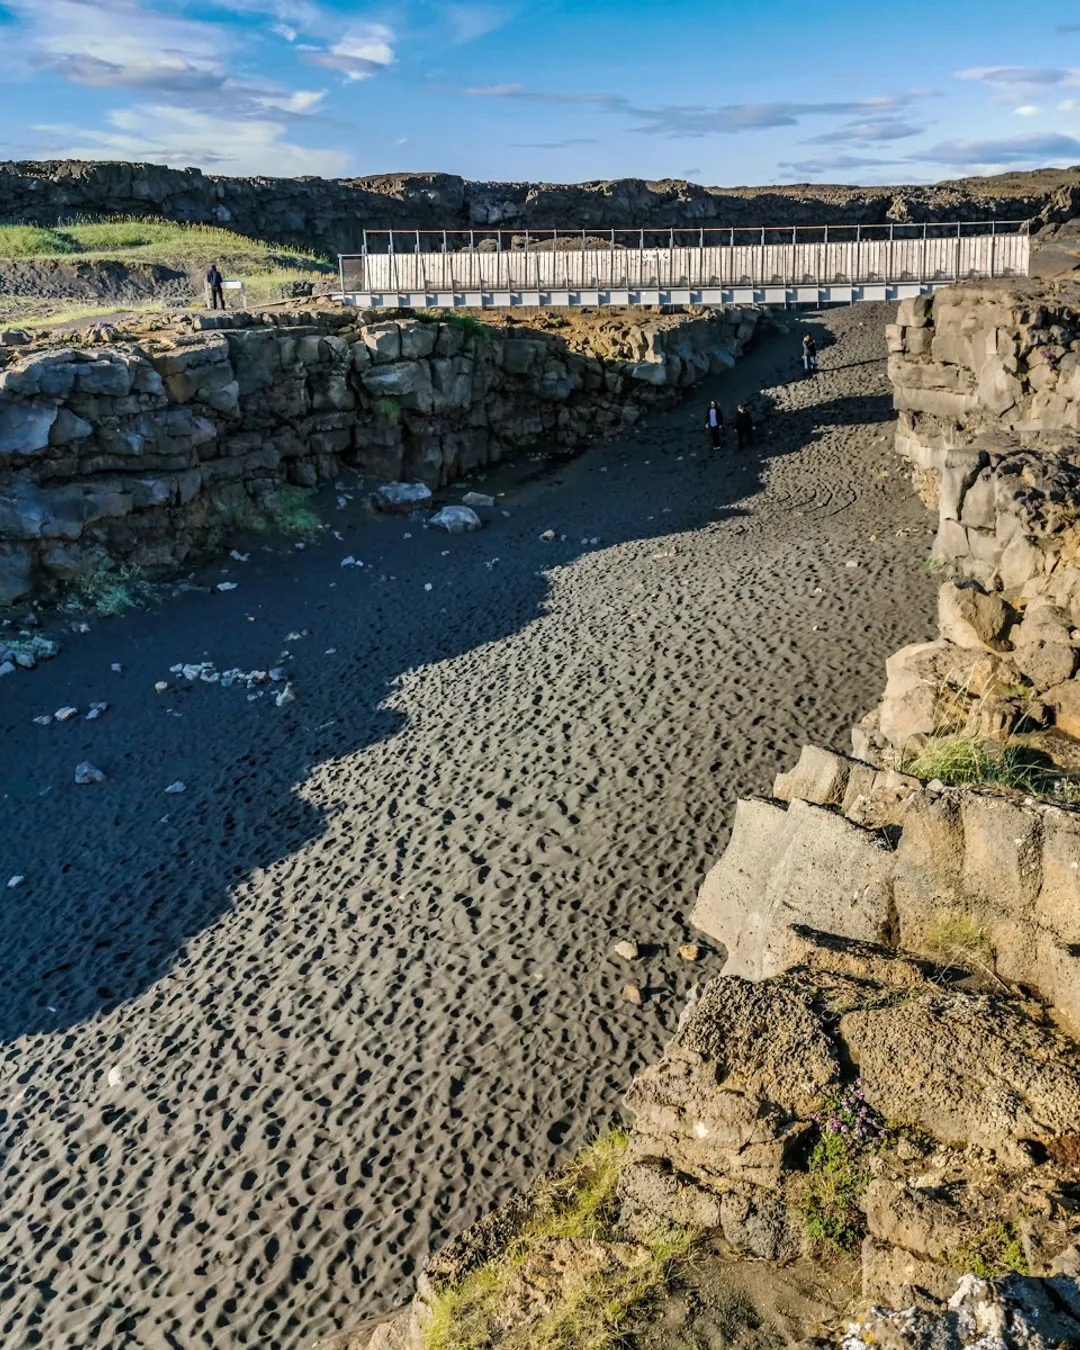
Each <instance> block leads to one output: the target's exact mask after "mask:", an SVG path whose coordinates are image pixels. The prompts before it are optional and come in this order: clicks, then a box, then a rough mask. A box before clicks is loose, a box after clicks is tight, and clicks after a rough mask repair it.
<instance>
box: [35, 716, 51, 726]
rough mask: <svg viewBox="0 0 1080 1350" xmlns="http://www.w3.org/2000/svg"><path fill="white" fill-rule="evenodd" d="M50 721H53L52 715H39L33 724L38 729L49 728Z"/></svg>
mask: <svg viewBox="0 0 1080 1350" xmlns="http://www.w3.org/2000/svg"><path fill="white" fill-rule="evenodd" d="M52 721H53V716H52V713H41V715H40V716H38V717H35V718H34V722H35V723H36V724H37V725H38V726H39V727H51V726H52Z"/></svg>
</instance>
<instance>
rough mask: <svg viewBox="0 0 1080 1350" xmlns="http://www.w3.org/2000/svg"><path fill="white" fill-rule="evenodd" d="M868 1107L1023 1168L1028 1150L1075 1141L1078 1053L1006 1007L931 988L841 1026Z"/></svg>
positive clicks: (864, 1011) (861, 1012) (1079, 1107)
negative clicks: (975, 1147)
mask: <svg viewBox="0 0 1080 1350" xmlns="http://www.w3.org/2000/svg"><path fill="white" fill-rule="evenodd" d="M839 1034H840V1036H841V1038H842V1040H843V1041H844V1044H845V1045H846V1047H847V1050H848V1052H849V1053H850V1055H851V1058H852V1061H853V1062H854V1063H855V1065H857V1067H858V1069H859V1073H860V1075H861V1077H862V1083H863V1087H864V1090H865V1093H866V1097H867V1100H868V1101H870V1102H871V1103H872V1104H873V1106H874V1108H875V1109H876V1110H877V1111H879V1112H880V1113H881V1114H882V1115H883V1116H885V1118H886V1119H892V1120H902V1121H905V1122H907V1123H908V1124H910V1125H915V1126H918V1127H919V1128H921V1129H923V1130H925V1131H927V1133H929V1134H932V1135H933V1136H934V1138H935V1139H938V1140H940V1141H941V1142H943V1143H945V1144H952V1145H956V1146H971V1145H976V1146H979V1147H982V1148H985V1149H992V1150H993V1151H994V1153H995V1154H996V1155H997V1156H998V1158H1000V1159H1001V1160H1002V1161H1003V1162H1005V1163H1007V1164H1010V1165H1015V1166H1024V1165H1026V1164H1028V1163H1029V1162H1030V1160H1031V1156H1032V1154H1031V1146H1032V1145H1033V1144H1035V1145H1038V1146H1041V1147H1042V1148H1044V1149H1045V1148H1047V1147H1048V1146H1050V1145H1053V1144H1054V1143H1055V1141H1057V1140H1059V1139H1061V1138H1062V1137H1066V1136H1067V1137H1071V1138H1075V1137H1076V1134H1077V1126H1078V1124H1080V1050H1078V1047H1077V1046H1076V1044H1075V1043H1074V1042H1071V1041H1069V1040H1067V1039H1066V1038H1065V1037H1064V1036H1062V1035H1061V1034H1060V1033H1059V1032H1057V1031H1055V1030H1053V1029H1052V1028H1051V1027H1050V1026H1046V1025H1043V1024H1041V1023H1037V1022H1034V1021H1032V1020H1031V1019H1030V1018H1028V1017H1026V1016H1025V1015H1024V1014H1023V1012H1021V1011H1020V1010H1019V1008H1018V1007H1017V1006H1016V1005H1015V1004H1014V1003H1011V1002H1010V1001H1008V1000H1005V999H1000V998H991V997H989V996H985V995H973V994H962V993H959V992H939V991H937V990H936V989H933V987H931V989H930V990H929V991H927V992H924V993H921V994H920V995H919V996H918V997H915V998H910V999H907V1000H905V1001H904V1002H902V1003H896V1004H893V1005H892V1006H887V1007H877V1008H861V1009H857V1010H855V1011H853V1012H849V1013H846V1014H845V1015H844V1016H843V1017H842V1018H841V1019H840V1029H839Z"/></svg>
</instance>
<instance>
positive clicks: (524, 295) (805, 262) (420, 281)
mask: <svg viewBox="0 0 1080 1350" xmlns="http://www.w3.org/2000/svg"><path fill="white" fill-rule="evenodd" d="M1029 251H1030V238H1029V233H1028V222H1027V221H981V222H964V221H953V222H950V223H947V224H939V223H936V222H935V223H926V224H915V225H909V224H893V225H849V226H785V227H783V228H777V229H772V228H764V229H759V228H757V227H755V228H753V229H750V228H732V229H725V230H713V229H710V230H705V229H701V230H685V229H683V230H663V231H657V230H608V231H599V232H598V231H596V230H573V231H567V230H544V231H536V230H532V231H528V230H522V231H513V230H469V231H461V230H458V231H446V230H429V231H424V230H393V231H387V230H383V231H366V232H365V234H364V247H363V251H362V252H361V253H356V254H342V255H341V256H340V258H339V269H340V281H341V297H340V298H341V299H342V300H343V301H344V303H345V304H348V305H357V306H359V307H361V308H364V309H459V308H472V309H495V308H508V309H509V308H515V307H518V306H528V307H536V308H546V307H557V306H583V305H590V306H592V305H597V306H599V305H721V304H723V305H751V304H758V305H785V306H786V305H811V306H821V305H832V304H851V303H853V302H855V301H858V300H902V299H905V298H907V297H909V296H914V295H920V294H923V293H925V292H928V291H933V290H936V289H937V288H939V287H941V286H948V285H950V284H951V283H953V282H956V281H965V280H969V279H973V278H983V279H987V278H993V277H1024V276H1027V275H1028V268H1029Z"/></svg>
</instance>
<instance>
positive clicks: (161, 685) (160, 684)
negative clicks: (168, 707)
mask: <svg viewBox="0 0 1080 1350" xmlns="http://www.w3.org/2000/svg"><path fill="white" fill-rule="evenodd" d="M168 687H169V684H168V681H167V680H157V681H156V682H155V684H154V693H155V694H163V693H164V692H165V690H166V689H168Z"/></svg>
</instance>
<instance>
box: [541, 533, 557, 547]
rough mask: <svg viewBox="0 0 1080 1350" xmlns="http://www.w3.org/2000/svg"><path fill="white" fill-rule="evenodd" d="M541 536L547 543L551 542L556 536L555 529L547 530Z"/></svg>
mask: <svg viewBox="0 0 1080 1350" xmlns="http://www.w3.org/2000/svg"><path fill="white" fill-rule="evenodd" d="M540 538H541V539H542V540H543V541H544V543H545V544H550V543H551V541H552V540H553V539H554V538H555V531H554V530H545V531H544V533H543V534H542V535H541V536H540Z"/></svg>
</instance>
